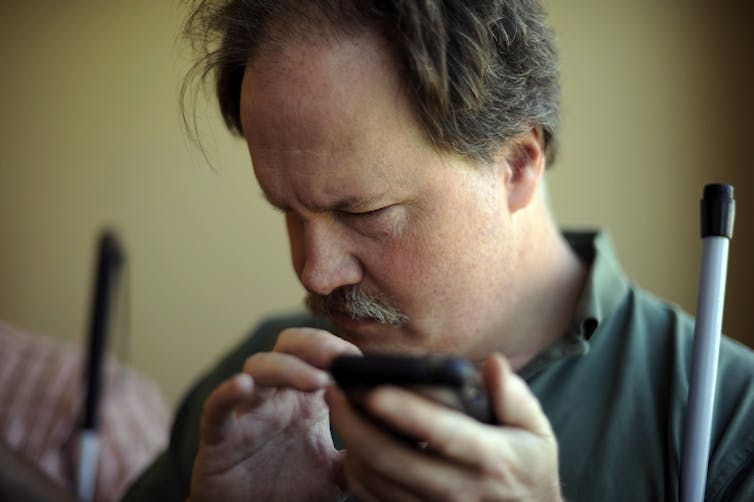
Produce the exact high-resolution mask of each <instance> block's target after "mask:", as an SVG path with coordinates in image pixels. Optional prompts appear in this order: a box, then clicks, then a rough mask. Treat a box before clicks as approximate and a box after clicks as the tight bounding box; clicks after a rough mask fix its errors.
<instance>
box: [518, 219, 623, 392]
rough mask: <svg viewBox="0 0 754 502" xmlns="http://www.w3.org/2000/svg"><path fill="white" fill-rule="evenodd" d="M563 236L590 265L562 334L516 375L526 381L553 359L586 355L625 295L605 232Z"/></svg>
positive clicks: (616, 262) (615, 260)
mask: <svg viewBox="0 0 754 502" xmlns="http://www.w3.org/2000/svg"><path fill="white" fill-rule="evenodd" d="M563 236H564V237H565V239H566V241H568V244H569V245H570V246H571V248H573V250H574V252H575V253H576V254H577V255H578V257H579V258H580V259H581V260H582V261H583V262H584V263H585V264H587V265H589V266H590V269H589V276H588V278H587V282H586V284H585V286H584V290H583V292H582V294H581V299H580V300H579V302H578V303H577V307H576V310H575V311H574V313H573V316H572V317H571V322H570V324H569V327H568V329H567V331H566V333H564V336H563V337H561V338H559V339H558V341H556V342H555V343H554V344H552V345H550V346H549V347H547V348H545V349H544V350H542V351H541V352H540V353H539V354H538V355H537V356H536V357H534V359H532V360H531V361H530V362H529V363H527V364H526V365H525V366H524V367H523V368H521V370H520V374H521V376H522V377H524V378H526V379H529V378H531V377H533V376H534V374H536V373H538V372H539V371H540V370H541V369H543V368H544V367H546V366H547V365H549V364H550V363H552V362H554V361H556V360H559V359H562V358H564V357H568V356H572V355H576V356H578V355H583V354H586V353H587V352H588V351H589V342H590V340H591V339H592V338H593V337H594V336H596V335H598V334H599V332H600V329H599V328H600V325H601V324H602V323H603V322H605V321H606V320H607V319H608V318H609V317H610V316H611V315H612V314H613V312H615V310H616V309H617V308H618V305H620V303H621V301H622V300H623V298H624V297H625V296H626V294H627V293H628V289H629V285H628V280H627V279H626V276H625V274H624V273H623V270H622V269H621V267H620V264H619V263H618V260H617V258H616V256H615V253H614V252H613V246H612V243H611V241H610V237H609V236H608V234H607V233H606V232H564V233H563Z"/></svg>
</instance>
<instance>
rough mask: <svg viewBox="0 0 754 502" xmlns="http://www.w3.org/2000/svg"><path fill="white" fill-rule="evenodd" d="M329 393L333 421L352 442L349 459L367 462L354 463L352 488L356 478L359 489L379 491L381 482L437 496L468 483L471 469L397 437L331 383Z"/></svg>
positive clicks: (396, 490)
mask: <svg viewBox="0 0 754 502" xmlns="http://www.w3.org/2000/svg"><path fill="white" fill-rule="evenodd" d="M325 396H326V400H327V402H328V405H329V406H330V418H331V419H332V423H333V425H334V426H335V428H336V429H337V430H338V432H339V433H340V435H341V437H342V438H343V440H344V441H345V442H346V444H347V446H348V450H347V458H348V461H354V459H358V461H359V462H360V463H361V464H362V465H363V466H364V467H363V469H362V470H361V471H355V472H354V471H353V466H351V469H352V470H351V471H350V476H351V477H348V483H349V484H348V488H349V490H351V489H352V484H351V483H353V482H354V481H356V482H357V485H356V486H357V488H355V489H357V490H358V489H363V490H367V489H371V490H372V492H371V493H377V492H379V489H378V488H377V486H378V485H383V486H386V485H387V484H390V485H391V486H390V489H391V490H394V493H396V494H397V493H403V494H405V496H406V497H408V496H415V497H418V498H420V499H422V498H423V499H429V500H437V499H440V498H444V497H445V496H446V495H447V492H448V490H449V489H453V487H458V486H464V485H465V484H466V483H465V476H466V475H468V474H469V473H468V472H467V471H466V470H465V469H463V468H460V469H459V468H458V466H454V465H451V464H449V463H448V462H446V461H445V460H444V459H441V458H439V457H435V456H432V455H427V454H426V453H423V452H421V451H419V450H418V449H417V448H416V447H415V445H414V444H411V443H408V442H406V441H403V440H399V439H397V438H396V436H394V435H393V434H391V433H390V432H388V431H387V430H386V429H384V428H382V427H380V426H379V425H377V424H376V423H375V422H374V421H373V420H369V419H367V418H366V417H365V416H364V415H363V414H361V413H359V412H357V411H355V410H354V409H353V408H352V407H351V406H350V404H349V403H348V400H347V399H346V397H345V395H344V394H343V392H342V391H341V390H339V389H337V388H336V387H329V388H328V389H327V392H326V394H325ZM348 461H347V462H348ZM347 465H348V463H347ZM357 475H358V477H356V478H354V477H353V476H357ZM370 487H371V488H370ZM385 489H387V488H385ZM396 496H397V495H396ZM388 500H390V499H389V498H388Z"/></svg>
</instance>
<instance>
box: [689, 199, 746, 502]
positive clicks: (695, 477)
mask: <svg viewBox="0 0 754 502" xmlns="http://www.w3.org/2000/svg"><path fill="white" fill-rule="evenodd" d="M735 212H736V203H735V200H734V199H733V187H732V186H730V185H722V184H714V185H707V186H706V187H704V196H703V198H702V202H701V217H702V219H701V224H702V225H701V226H702V245H703V247H702V269H701V274H700V277H699V296H698V299H697V306H696V324H695V327H694V354H693V359H692V361H691V380H690V382H689V401H688V409H687V415H686V428H685V431H684V438H683V452H682V453H683V459H682V465H681V493H680V494H681V501H683V502H700V501H702V500H703V499H704V490H705V486H706V484H707V465H708V463H709V448H710V432H711V429H712V410H713V405H714V401H715V383H716V378H717V359H718V352H719V350H720V332H721V331H722V324H723V303H724V300H725V279H726V273H727V267H728V247H729V246H730V239H731V237H732V236H733V220H734V218H735Z"/></svg>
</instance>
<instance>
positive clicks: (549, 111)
mask: <svg viewBox="0 0 754 502" xmlns="http://www.w3.org/2000/svg"><path fill="white" fill-rule="evenodd" d="M190 3H191V4H192V6H191V8H192V12H191V14H190V16H189V17H188V19H187V21H186V24H185V26H184V33H185V35H186V36H187V37H188V38H189V39H190V40H191V41H192V42H193V46H194V48H195V49H198V50H199V51H200V53H201V57H200V59H198V60H197V62H196V63H195V64H194V66H193V67H192V68H191V70H190V71H189V73H188V74H187V76H186V79H185V80H184V83H183V87H182V89H181V103H182V105H183V106H182V111H183V118H184V123H185V125H186V126H187V129H188V130H189V131H190V132H192V131H193V132H194V133H196V115H195V114H194V115H193V122H192V121H191V120H189V113H188V112H187V108H186V102H187V97H188V95H189V91H190V89H191V88H192V87H193V84H194V83H196V82H197V81H199V82H204V81H205V80H206V78H207V77H208V76H209V75H210V74H214V79H215V80H214V84H215V92H216V95H217V100H218V102H219V105H220V111H221V113H222V116H223V119H224V121H225V123H226V125H227V126H228V128H229V129H230V130H231V131H232V132H234V133H237V134H242V133H243V131H242V127H241V118H240V94H241V82H242V80H243V76H244V72H245V70H246V65H247V63H248V62H249V60H250V59H251V58H252V57H253V56H254V54H255V53H256V52H257V51H258V50H259V49H260V48H261V47H265V46H269V47H273V48H274V47H275V44H281V43H282V44H284V43H285V42H286V37H287V38H288V39H290V38H292V37H296V36H300V35H301V34H302V33H307V34H314V35H316V34H318V33H321V34H325V33H327V32H329V33H334V34H343V35H353V34H358V33H360V32H361V33H363V32H373V33H376V34H378V35H380V36H382V37H383V38H384V39H385V41H387V42H388V44H389V45H390V46H391V48H392V49H393V50H394V52H395V54H396V56H397V59H398V62H399V64H400V71H401V72H402V77H403V79H402V80H403V82H404V84H405V86H406V89H407V90H408V92H409V95H410V98H411V102H412V104H413V106H414V110H415V114H416V117H417V119H418V121H419V123H420V124H421V126H422V127H423V129H424V131H425V133H426V135H427V137H428V139H429V140H430V141H431V142H432V143H433V144H435V145H436V146H437V147H439V148H440V149H443V150H447V151H451V152H454V153H457V154H459V155H462V156H464V157H466V158H469V159H473V160H478V161H482V162H492V161H493V160H494V159H495V157H496V156H497V154H498V153H499V152H500V149H501V147H502V146H504V145H505V144H507V143H508V142H510V141H511V140H513V139H515V137H516V136H519V135H521V134H524V133H526V132H528V131H529V130H531V129H532V128H533V127H537V128H539V129H540V131H541V133H542V138H543V143H544V151H545V155H546V159H547V163H548V165H550V164H552V163H553V161H554V160H555V156H556V153H557V143H558V142H557V139H558V107H559V98H560V84H559V69H558V58H557V54H556V51H555V47H554V42H553V34H552V32H551V31H550V29H549V27H548V25H547V23H546V19H545V14H544V11H543V9H542V7H541V5H539V3H538V1H537V0H485V1H483V0H314V1H313V0H193V1H191V0H190ZM278 47H279V46H278ZM192 124H193V127H192Z"/></svg>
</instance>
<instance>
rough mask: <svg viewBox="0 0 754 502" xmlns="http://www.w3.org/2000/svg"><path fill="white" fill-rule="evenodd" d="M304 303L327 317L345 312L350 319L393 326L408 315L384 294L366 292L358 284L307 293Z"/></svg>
mask: <svg viewBox="0 0 754 502" xmlns="http://www.w3.org/2000/svg"><path fill="white" fill-rule="evenodd" d="M304 303H305V304H306V306H307V307H308V308H309V310H311V311H312V312H313V313H314V314H319V315H322V316H327V317H329V316H332V315H333V314H345V315H348V316H350V317H351V318H352V319H369V320H373V321H377V322H379V323H381V324H387V325H389V326H394V327H400V326H402V325H404V324H406V322H408V317H407V316H406V315H405V314H404V313H403V312H401V311H400V310H399V309H398V308H397V307H395V306H393V305H392V304H391V301H390V299H389V298H388V297H387V296H386V295H383V294H381V293H376V294H371V293H367V292H365V291H364V290H363V289H362V288H361V287H360V286H359V285H351V286H343V287H340V288H338V289H335V290H334V291H333V292H332V293H330V294H328V295H318V294H315V293H308V294H307V295H306V298H305V300H304Z"/></svg>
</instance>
